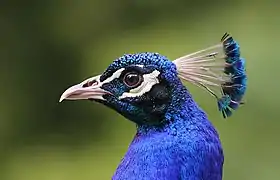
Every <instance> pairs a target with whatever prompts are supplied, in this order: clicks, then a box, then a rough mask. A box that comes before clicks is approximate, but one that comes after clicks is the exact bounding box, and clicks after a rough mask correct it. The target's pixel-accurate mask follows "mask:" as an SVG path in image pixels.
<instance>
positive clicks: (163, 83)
mask: <svg viewBox="0 0 280 180" xmlns="http://www.w3.org/2000/svg"><path fill="white" fill-rule="evenodd" d="M235 47H237V49H235V51H234V52H233V51H232V49H234V48H235ZM239 62H243V59H241V58H239V47H238V45H237V44H236V42H235V41H233V39H232V38H231V37H229V36H224V38H222V42H221V43H219V44H218V45H215V46H212V47H210V48H207V49H204V50H202V51H198V52H196V53H192V54H189V55H187V56H183V57H180V58H178V59H176V60H174V61H170V60H169V59H168V58H166V57H165V56H163V55H160V54H158V53H149V52H145V53H136V54H126V55H123V56H122V57H120V58H118V59H116V60H115V61H113V63H112V64H110V65H109V67H108V68H107V69H106V70H105V71H104V72H103V73H102V74H101V75H98V76H95V77H91V78H88V79H86V80H84V81H83V82H81V83H79V84H77V85H74V86H72V87H70V88H68V89H67V90H66V91H65V92H64V93H63V94H62V95H61V98H60V102H61V101H62V100H64V99H68V100H79V99H88V100H93V101H97V102H99V103H102V104H104V105H106V106H108V107H110V108H112V109H114V110H116V111H117V112H119V113H120V114H122V115H123V116H125V117H126V118H128V119H130V120H132V121H134V122H135V123H137V124H157V123H161V122H162V120H163V118H164V116H165V114H166V112H167V110H168V109H169V107H170V105H171V103H174V101H179V100H180V99H182V98H183V99H184V96H186V95H187V96H189V94H188V93H189V92H188V91H187V90H186V89H185V88H184V86H183V84H182V82H181V79H183V80H186V81H188V82H191V83H193V84H195V85H197V86H199V87H202V88H203V89H205V90H207V91H208V92H209V93H210V94H211V95H213V96H214V97H215V98H216V99H217V100H218V106H219V109H220V111H222V112H223V115H224V116H229V115H230V114H231V111H230V108H232V109H236V108H237V107H238V105H239V104H240V102H241V98H242V97H243V95H244V93H245V90H246V75H245V73H244V72H245V69H244V66H241V65H243V64H244V63H239ZM235 64H238V65H235ZM240 64H241V65H240ZM217 67H219V68H217ZM236 79H238V81H237V80H236ZM212 87H220V88H217V89H219V90H220V89H222V91H219V92H220V96H219V95H218V93H219V92H218V93H217V92H215V88H212ZM173 105H174V104H173ZM177 105H179V104H177Z"/></svg>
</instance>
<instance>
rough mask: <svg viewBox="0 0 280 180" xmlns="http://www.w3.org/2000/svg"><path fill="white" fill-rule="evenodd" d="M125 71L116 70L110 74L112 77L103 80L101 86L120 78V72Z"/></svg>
mask: <svg viewBox="0 0 280 180" xmlns="http://www.w3.org/2000/svg"><path fill="white" fill-rule="evenodd" d="M124 70H125V68H121V69H119V70H117V71H116V72H114V73H113V74H112V76H110V77H108V78H107V79H105V80H104V81H103V82H102V84H105V83H109V82H111V81H113V80H114V79H117V78H119V77H120V76H121V74H122V72H123V71H124Z"/></svg>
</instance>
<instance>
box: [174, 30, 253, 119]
mask: <svg viewBox="0 0 280 180" xmlns="http://www.w3.org/2000/svg"><path fill="white" fill-rule="evenodd" d="M173 63H174V64H175V65H176V67H177V70H178V76H179V77H180V78H181V79H183V80H185V81H188V82H190V83H192V84H194V85H196V86H198V87H200V88H203V89H205V90H206V91H207V92H209V93H210V94H211V95H212V96H213V97H215V98H216V99H217V101H218V108H219V110H220V111H221V112H222V114H223V116H224V118H226V117H228V116H230V115H231V114H232V112H231V109H234V110H235V109H237V108H238V106H239V104H242V102H241V100H242V97H243V96H244V94H245V91H246V87H247V76H246V70H245V60H244V59H243V58H240V50H239V45H238V44H237V42H236V41H234V40H233V38H232V37H231V36H229V34H228V33H225V34H224V36H223V37H222V38H221V42H220V43H219V44H216V45H214V46H211V47H209V48H206V49H203V50H200V51H197V52H194V53H191V54H188V55H185V56H183V57H180V58H178V59H175V60H174V61H173Z"/></svg>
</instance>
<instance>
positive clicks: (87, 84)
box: [83, 80, 98, 87]
mask: <svg viewBox="0 0 280 180" xmlns="http://www.w3.org/2000/svg"><path fill="white" fill-rule="evenodd" d="M97 84H98V82H97V81H96V80H92V81H87V82H86V83H85V84H83V87H89V86H92V85H97Z"/></svg>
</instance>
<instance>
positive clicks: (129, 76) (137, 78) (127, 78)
mask: <svg viewBox="0 0 280 180" xmlns="http://www.w3.org/2000/svg"><path fill="white" fill-rule="evenodd" d="M142 81H143V76H141V75H140V74H138V73H136V72H129V73H126V74H125V75H124V78H123V82H124V83H125V84H126V85H127V86H128V87H131V88H134V87H137V86H138V85H140V84H141V83H142Z"/></svg>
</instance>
